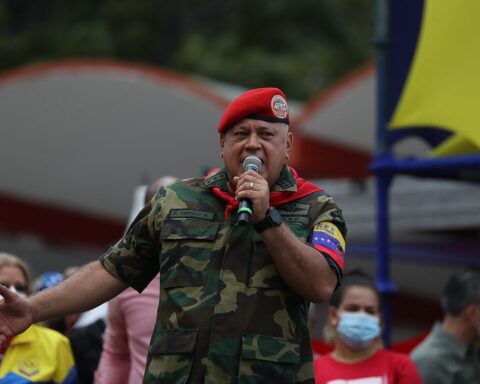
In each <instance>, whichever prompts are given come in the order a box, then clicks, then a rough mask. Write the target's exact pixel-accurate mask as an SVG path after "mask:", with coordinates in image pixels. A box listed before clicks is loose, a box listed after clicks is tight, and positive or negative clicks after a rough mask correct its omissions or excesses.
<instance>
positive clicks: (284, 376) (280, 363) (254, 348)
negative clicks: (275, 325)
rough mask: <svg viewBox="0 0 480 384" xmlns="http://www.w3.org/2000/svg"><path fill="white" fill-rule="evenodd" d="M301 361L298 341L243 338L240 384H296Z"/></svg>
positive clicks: (252, 336) (271, 337) (279, 338)
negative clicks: (296, 375) (297, 368)
mask: <svg viewBox="0 0 480 384" xmlns="http://www.w3.org/2000/svg"><path fill="white" fill-rule="evenodd" d="M299 361H300V347H299V342H298V340H287V339H284V338H281V337H273V336H262V335H250V336H244V337H242V351H241V358H240V364H239V368H238V384H250V383H263V382H265V383H267V382H268V383H276V384H277V383H278V384H283V383H285V384H287V383H288V384H291V383H293V382H294V376H295V369H296V366H297V365H298V363H299Z"/></svg>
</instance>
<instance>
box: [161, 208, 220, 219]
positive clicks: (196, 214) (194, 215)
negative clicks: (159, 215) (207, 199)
mask: <svg viewBox="0 0 480 384" xmlns="http://www.w3.org/2000/svg"><path fill="white" fill-rule="evenodd" d="M168 217H169V218H172V219H202V220H209V221H212V220H213V219H214V218H215V212H208V211H197V210H195V209H172V210H170V213H169V214H168Z"/></svg>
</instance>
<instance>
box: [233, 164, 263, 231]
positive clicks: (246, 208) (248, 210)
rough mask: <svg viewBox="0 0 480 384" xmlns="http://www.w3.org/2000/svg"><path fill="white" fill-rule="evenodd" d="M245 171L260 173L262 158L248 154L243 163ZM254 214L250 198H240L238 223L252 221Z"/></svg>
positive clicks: (244, 223) (242, 223)
mask: <svg viewBox="0 0 480 384" xmlns="http://www.w3.org/2000/svg"><path fill="white" fill-rule="evenodd" d="M242 166H243V172H247V171H255V172H257V173H260V170H261V169H262V160H260V159H259V158H258V157H257V156H248V157H247V158H246V159H245V160H243V163H242ZM251 216H252V202H251V201H250V200H248V199H245V200H240V204H239V206H238V219H237V223H238V225H246V224H247V223H248V222H249V221H250V217H251Z"/></svg>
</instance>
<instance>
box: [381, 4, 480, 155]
mask: <svg viewBox="0 0 480 384" xmlns="http://www.w3.org/2000/svg"><path fill="white" fill-rule="evenodd" d="M389 127H390V128H391V129H402V128H411V127H439V128H443V129H447V130H450V131H452V132H454V135H453V136H452V137H451V138H450V139H448V140H447V141H445V142H444V143H442V145H440V146H439V147H437V148H436V149H434V150H433V152H432V155H434V156H435V155H438V156H445V155H455V154H461V153H472V152H479V151H480V0H425V8H424V16H423V23H422V29H421V32H420V37H419V41H418V43H417V48H416V52H415V56H414V60H413V63H412V67H411V69H410V73H409V76H408V79H407V81H406V83H405V87H404V89H403V93H402V96H401V98H400V101H399V103H398V105H397V108H396V110H395V112H394V114H393V117H392V120H391V121H390V124H389Z"/></svg>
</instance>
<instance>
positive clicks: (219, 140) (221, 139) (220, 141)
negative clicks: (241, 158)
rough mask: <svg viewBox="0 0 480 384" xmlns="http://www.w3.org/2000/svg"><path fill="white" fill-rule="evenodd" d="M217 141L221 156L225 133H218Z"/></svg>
mask: <svg viewBox="0 0 480 384" xmlns="http://www.w3.org/2000/svg"><path fill="white" fill-rule="evenodd" d="M218 142H219V143H220V156H221V157H222V158H223V147H224V146H225V135H224V134H223V133H221V134H220V137H219V138H218Z"/></svg>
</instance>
